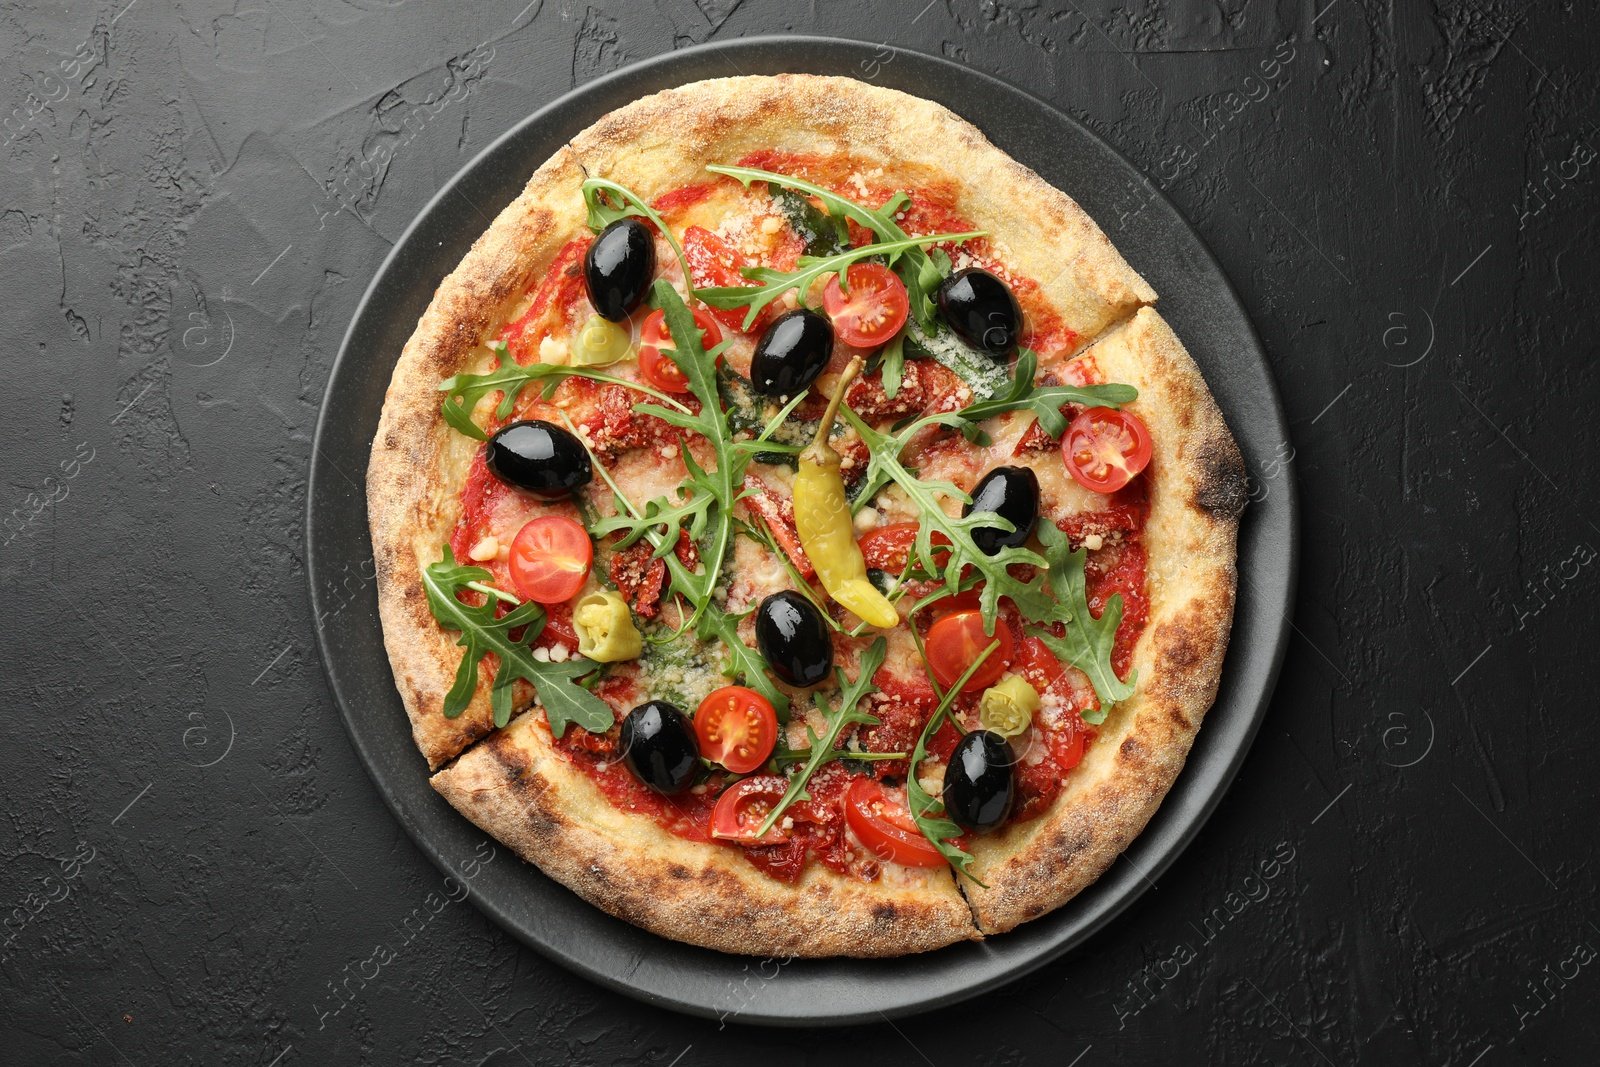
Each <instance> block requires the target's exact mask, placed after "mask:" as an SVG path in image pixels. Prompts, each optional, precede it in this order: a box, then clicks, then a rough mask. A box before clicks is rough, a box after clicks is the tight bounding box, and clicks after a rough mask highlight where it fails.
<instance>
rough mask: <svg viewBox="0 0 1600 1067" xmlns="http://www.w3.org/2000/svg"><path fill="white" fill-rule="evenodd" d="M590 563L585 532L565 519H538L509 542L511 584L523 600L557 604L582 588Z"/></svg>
mask: <svg viewBox="0 0 1600 1067" xmlns="http://www.w3.org/2000/svg"><path fill="white" fill-rule="evenodd" d="M593 562H594V543H593V542H592V541H590V540H589V531H587V530H585V529H584V528H583V527H582V526H581V525H580V524H578V523H576V522H574V521H573V520H572V519H569V518H567V517H566V516H565V515H541V516H540V517H539V518H537V519H531V520H529V521H528V523H527V524H526V525H525V526H523V527H522V529H521V530H520V531H519V532H518V533H517V537H516V540H514V541H512V542H511V561H510V565H511V584H512V585H514V586H516V587H517V592H518V593H521V594H522V598H523V599H524V600H536V601H538V602H539V603H541V604H559V603H561V602H562V601H563V600H571V599H572V598H573V597H574V596H575V595H577V592H578V590H580V589H582V588H583V581H584V579H585V578H587V577H588V576H589V565H590V564H591V563H593Z"/></svg>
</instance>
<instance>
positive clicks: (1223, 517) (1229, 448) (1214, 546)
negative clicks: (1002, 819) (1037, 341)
mask: <svg viewBox="0 0 1600 1067" xmlns="http://www.w3.org/2000/svg"><path fill="white" fill-rule="evenodd" d="M1079 358H1080V359H1084V360H1090V359H1092V360H1094V361H1095V362H1096V364H1097V365H1098V370H1099V374H1100V376H1101V377H1100V378H1099V379H1098V380H1104V381H1115V382H1127V383H1129V384H1132V385H1134V386H1136V387H1137V388H1138V389H1139V399H1138V400H1137V401H1136V402H1135V403H1133V404H1130V405H1129V406H1128V409H1129V410H1130V411H1133V412H1135V413H1136V414H1138V415H1139V416H1140V418H1142V419H1144V420H1145V422H1146V424H1147V425H1148V426H1149V427H1150V430H1151V434H1152V436H1153V438H1154V440H1155V454H1154V456H1153V457H1152V460H1151V465H1150V468H1149V472H1148V473H1147V474H1146V477H1148V478H1150V479H1151V486H1150V490H1151V493H1150V496H1151V509H1150V516H1149V519H1148V521H1147V523H1146V526H1145V546H1146V552H1147V554H1148V559H1149V563H1148V570H1147V574H1148V578H1147V588H1148V590H1149V594H1150V617H1149V622H1148V624H1147V625H1146V628H1145V631H1144V634H1143V636H1142V637H1141V638H1140V640H1139V644H1138V645H1137V646H1136V648H1135V652H1134V666H1135V667H1136V669H1137V670H1138V672H1139V678H1138V682H1137V692H1136V693H1135V694H1134V696H1132V697H1131V698H1129V699H1128V700H1126V701H1124V702H1122V703H1121V704H1119V705H1118V706H1117V707H1116V708H1115V709H1113V711H1112V713H1111V715H1110V716H1109V717H1108V718H1107V721H1106V723H1105V724H1104V725H1103V726H1102V727H1101V729H1100V736H1099V737H1098V738H1097V739H1096V740H1095V743H1094V744H1093V746H1091V748H1090V750H1089V754H1088V756H1087V757H1086V758H1085V760H1084V763H1083V764H1082V765H1080V768H1079V769H1078V770H1077V771H1076V772H1074V774H1073V775H1072V776H1071V777H1070V778H1069V785H1068V788H1067V789H1065V790H1063V792H1062V794H1061V796H1060V797H1059V798H1058V799H1057V801H1056V803H1055V804H1054V805H1053V806H1052V808H1051V810H1050V811H1048V812H1046V813H1045V814H1044V815H1043V816H1041V817H1040V818H1039V819H1036V820H1033V821H1031V822H1029V823H1024V824H1021V825H1015V826H1011V827H1008V828H1007V829H1006V830H1004V831H1002V832H1001V833H1000V834H997V835H995V836H993V837H989V838H981V839H978V840H977V841H976V842H975V843H974V847H973V849H972V851H973V855H974V856H975V858H976V864H975V870H976V873H977V875H978V878H979V879H980V880H981V881H983V882H985V883H987V886H988V888H985V887H984V886H980V885H978V884H977V883H976V882H974V881H972V880H970V879H967V878H965V877H963V878H962V889H963V891H964V892H965V893H966V896H967V899H968V901H969V902H970V903H971V905H972V910H973V915H974V917H975V919H976V921H977V923H978V928H979V929H980V930H982V931H983V932H984V933H986V934H992V933H1000V932H1002V931H1005V930H1010V929H1011V928H1013V927H1015V926H1016V925H1017V924H1019V923H1022V922H1025V921H1027V920H1029V919H1034V918H1037V917H1038V916H1040V915H1043V914H1044V913H1046V912H1048V911H1050V910H1052V909H1054V908H1057V907H1059V906H1060V905H1062V904H1063V903H1065V902H1066V901H1068V900H1070V899H1072V898H1073V897H1074V896H1076V895H1077V894H1078V893H1080V892H1082V891H1083V890H1084V889H1085V888H1086V887H1088V886H1089V885H1090V884H1091V883H1093V882H1094V881H1095V880H1096V879H1097V878H1099V877H1100V875H1101V874H1102V873H1103V872H1104V871H1105V870H1106V868H1108V867H1110V866H1111V864H1112V863H1113V862H1114V861H1115V860H1116V858H1117V856H1118V855H1120V854H1121V853H1122V852H1123V850H1124V849H1126V848H1127V847H1128V845H1129V843H1130V842H1132V841H1133V839H1134V838H1135V837H1137V836H1138V834H1139V833H1140V831H1142V830H1143V829H1144V827H1145V824H1146V823H1147V822H1149V820H1150V817H1151V816H1152V815H1153V814H1155V811H1156V809H1157V808H1158V807H1159V806H1160V804H1161V801H1162V799H1163V798H1164V797H1165V796H1166V794H1167V791H1168V789H1170V788H1171V787H1172V783H1173V781H1174V780H1175V779H1176V778H1177V776H1178V772H1179V771H1181V770H1182V769H1183V765H1184V761H1185V759H1186V758H1187V756H1188V753H1189V747H1190V745H1191V744H1192V743H1193V741H1194V737H1195V733H1196V732H1197V731H1198V730H1199V728H1200V721H1201V719H1202V718H1203V717H1204V716H1205V713H1206V711H1207V710H1208V709H1209V708H1210V707H1211V704H1212V701H1213V700H1214V699H1215V697H1216V693H1217V684H1218V681H1219V679H1220V677H1221V672H1222V660H1223V655H1224V653H1225V652H1226V650H1227V646H1228V636H1229V631H1230V628H1231V626H1232V621H1233V605H1234V592H1235V586H1236V583H1237V569H1236V539H1237V534H1238V528H1239V516H1240V514H1241V512H1242V511H1243V509H1244V503H1245V470H1244V462H1243V460H1242V458H1241V457H1240V454H1239V449H1238V446H1237V445H1236V444H1235V443H1234V440H1233V437H1232V435H1231V434H1230V433H1229V432H1228V428H1227V426H1226V425H1225V424H1224V422H1223V419H1222V413H1221V412H1220V411H1219V410H1218V409H1217V406H1216V402H1215V401H1214V400H1213V399H1212V397H1211V393H1210V391H1209V390H1208V389H1207V388H1206V385H1205V381H1204V379H1203V378H1202V377H1201V375H1200V370H1199V368H1198V367H1196V366H1195V364H1194V361H1193V360H1192V359H1191V358H1190V356H1189V354H1188V352H1186V351H1185V350H1184V347H1183V345H1182V343H1181V342H1180V341H1179V340H1178V338H1177V336H1176V335H1175V334H1174V333H1173V332H1172V330H1171V329H1170V328H1169V327H1168V326H1167V324H1166V322H1165V321H1163V320H1162V318H1161V316H1159V315H1158V314H1156V312H1155V311H1153V310H1151V309H1149V308H1144V309H1141V310H1140V311H1139V313H1138V314H1137V315H1135V316H1134V317H1133V318H1132V319H1131V320H1129V321H1128V322H1126V323H1124V324H1122V325H1120V326H1118V327H1117V328H1116V329H1115V330H1113V331H1111V332H1110V333H1108V334H1107V335H1106V336H1105V337H1103V338H1102V339H1100V340H1099V341H1098V342H1096V344H1095V345H1093V346H1092V347H1091V348H1089V349H1088V350H1087V351H1086V352H1085V353H1084V354H1083V355H1082V356H1081V357H1079Z"/></svg>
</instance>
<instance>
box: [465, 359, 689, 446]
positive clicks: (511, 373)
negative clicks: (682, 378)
mask: <svg viewBox="0 0 1600 1067" xmlns="http://www.w3.org/2000/svg"><path fill="white" fill-rule="evenodd" d="M490 347H491V348H492V349H493V351H494V356H495V367H494V369H493V370H491V371H489V372H488V373H487V374H452V375H451V376H450V377H448V378H446V379H445V380H444V381H442V382H440V383H439V390H440V392H442V393H444V395H445V396H444V405H443V407H442V408H441V409H440V410H441V414H443V415H444V421H445V422H448V423H449V424H450V425H451V426H453V427H455V428H456V429H457V430H459V431H460V432H461V433H464V434H466V435H467V436H468V437H471V438H474V439H476V440H479V441H487V440H488V439H489V435H488V433H486V432H485V431H484V430H482V429H481V428H479V426H478V424H477V423H475V422H473V421H472V413H473V412H474V411H475V410H476V409H477V407H478V403H479V402H480V401H481V400H483V398H484V397H486V396H488V395H489V394H490V393H494V392H499V393H500V394H501V397H500V403H499V404H497V405H496V406H495V410H494V417H495V419H496V420H498V421H500V422H504V421H505V420H506V419H508V418H510V417H511V412H512V410H513V408H514V407H515V406H516V402H517V397H518V396H519V395H521V393H522V390H523V389H525V388H527V387H528V386H529V385H532V384H533V383H535V382H538V383H540V386H541V389H542V395H543V398H544V399H545V400H549V399H550V397H551V395H552V394H554V393H555V391H556V386H558V385H560V384H561V383H562V382H564V381H566V380H567V379H568V378H588V379H590V380H591V381H596V382H605V383H607V384H610V385H621V386H624V387H626V388H628V389H632V390H634V391H635V392H639V393H644V394H645V395H646V396H650V397H654V398H655V399H657V400H660V401H662V402H663V403H667V404H671V405H672V406H673V407H675V408H679V409H681V410H683V411H687V410H688V408H685V407H684V406H683V405H682V404H681V403H679V402H678V401H676V400H674V399H673V398H672V397H670V396H668V395H667V394H666V393H663V392H661V391H659V390H657V389H652V388H651V387H650V386H648V385H644V384H642V383H640V382H633V381H629V380H628V379H626V378H618V377H617V376H616V375H614V374H607V373H606V372H604V371H599V370H591V369H590V368H588V367H567V366H563V365H560V364H555V363H532V364H529V365H528V366H526V367H524V366H523V365H522V364H520V363H517V362H516V361H515V360H513V359H511V357H510V356H509V354H508V353H507V349H506V343H505V342H504V341H496V342H495V343H494V344H493V345H492V346H490Z"/></svg>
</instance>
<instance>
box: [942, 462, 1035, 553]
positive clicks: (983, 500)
mask: <svg viewBox="0 0 1600 1067" xmlns="http://www.w3.org/2000/svg"><path fill="white" fill-rule="evenodd" d="M974 511H992V512H994V513H995V514H996V515H998V516H1000V517H1001V518H1002V519H1006V520H1008V521H1009V522H1010V523H1011V525H1013V526H1015V527H1016V529H1015V530H1013V531H1012V532H1010V533H1006V532H1005V531H1003V530H1001V529H1000V527H998V526H978V527H974V528H973V531H972V543H973V544H975V545H977V546H978V549H979V551H981V552H982V553H983V554H984V555H986V556H992V555H994V554H995V553H996V552H999V551H1000V550H1001V549H1002V548H1017V547H1018V546H1020V545H1021V544H1022V543H1023V542H1025V541H1027V539H1028V538H1029V537H1030V536H1032V534H1033V528H1034V526H1036V525H1037V524H1038V522H1039V476H1038V475H1037V474H1035V473H1033V471H1032V470H1031V469H1029V468H1027V467H996V468H995V469H994V470H992V471H990V472H989V473H988V474H985V475H984V476H983V480H982V481H980V482H979V483H978V484H977V486H976V487H974V488H973V490H972V503H970V504H968V505H967V506H966V507H964V508H962V509H961V514H962V516H963V517H965V516H967V515H971V514H972V513H973V512H974Z"/></svg>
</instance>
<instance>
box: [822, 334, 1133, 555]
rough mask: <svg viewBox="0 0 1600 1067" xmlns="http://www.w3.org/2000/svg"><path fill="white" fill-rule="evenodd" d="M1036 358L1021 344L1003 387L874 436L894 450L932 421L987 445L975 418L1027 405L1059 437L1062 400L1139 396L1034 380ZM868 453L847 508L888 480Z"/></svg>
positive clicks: (861, 503)
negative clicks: (858, 488)
mask: <svg viewBox="0 0 1600 1067" xmlns="http://www.w3.org/2000/svg"><path fill="white" fill-rule="evenodd" d="M1038 361H1039V357H1038V356H1037V355H1036V354H1035V353H1034V352H1033V351H1032V350H1031V349H1027V348H1024V349H1022V350H1021V351H1020V353H1019V354H1018V356H1017V366H1016V372H1015V373H1014V374H1013V375H1012V377H1011V379H1010V384H1009V385H1008V386H1007V387H1006V390H1005V391H1004V392H1002V393H997V394H996V395H995V396H992V397H990V398H988V399H986V400H979V401H976V402H974V403H971V404H968V405H967V406H966V407H964V408H962V409H961V410H959V411H952V412H944V413H937V414H933V415H924V416H923V417H922V418H920V419H916V420H915V421H913V422H911V423H909V424H907V425H904V426H901V427H899V428H898V429H897V430H896V431H895V432H894V434H893V435H892V436H886V435H883V434H879V435H877V436H878V437H879V438H880V439H886V440H890V441H896V442H899V444H898V446H897V447H895V446H890V445H885V446H884V447H885V449H887V448H889V447H895V454H896V456H898V455H899V452H900V451H901V450H903V449H904V448H905V446H906V445H907V444H909V443H910V442H911V439H912V438H913V437H915V436H916V435H917V434H918V433H919V432H920V431H922V430H924V429H926V428H927V427H929V426H934V425H941V426H949V427H951V428H953V429H956V430H959V431H961V434H962V436H964V437H966V438H967V439H968V440H969V441H972V442H973V443H975V444H979V445H988V444H989V435H988V434H986V433H984V431H983V428H982V427H981V426H979V425H978V424H979V423H980V422H982V421H983V420H984V419H988V418H993V417H994V416H996V415H1003V414H1005V413H1006V412H1008V411H1032V412H1033V413H1034V417H1035V418H1036V419H1037V420H1038V422H1039V425H1040V426H1042V427H1043V428H1044V429H1045V430H1046V431H1047V432H1048V433H1049V434H1050V435H1051V436H1052V437H1059V436H1060V435H1061V434H1062V433H1063V432H1064V431H1065V430H1066V428H1067V417H1066V416H1065V415H1063V414H1061V408H1062V405H1064V404H1082V405H1084V406H1085V407H1108V408H1119V407H1121V406H1122V405H1123V404H1126V403H1129V402H1130V401H1133V400H1137V399H1138V397H1139V390H1137V389H1135V388H1134V387H1133V386H1131V385H1117V384H1111V385H1084V386H1078V385H1040V386H1036V385H1034V384H1033V380H1034V373H1035V371H1036V370H1037V369H1038V365H1039V362H1038ZM842 410H843V413H844V416H845V418H847V419H855V420H856V421H859V419H858V418H857V416H856V415H855V413H854V412H853V411H851V410H850V408H849V405H846V406H845V407H844V408H843V409H842ZM872 459H873V461H874V463H875V465H874V463H869V465H868V467H867V474H866V481H865V482H864V483H863V484H862V489H861V492H860V493H859V494H858V495H857V496H856V499H855V503H854V504H852V505H851V510H852V511H860V510H861V509H862V508H863V507H865V506H866V505H867V504H868V503H870V502H871V500H872V498H873V497H874V496H876V495H877V493H878V491H879V490H880V489H882V488H883V487H884V486H885V485H888V484H889V482H890V480H891V479H890V477H889V474H888V471H887V469H886V466H885V464H883V463H876V460H877V454H876V451H874V452H873V456H872ZM984 525H988V523H984Z"/></svg>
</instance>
